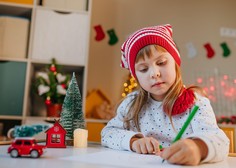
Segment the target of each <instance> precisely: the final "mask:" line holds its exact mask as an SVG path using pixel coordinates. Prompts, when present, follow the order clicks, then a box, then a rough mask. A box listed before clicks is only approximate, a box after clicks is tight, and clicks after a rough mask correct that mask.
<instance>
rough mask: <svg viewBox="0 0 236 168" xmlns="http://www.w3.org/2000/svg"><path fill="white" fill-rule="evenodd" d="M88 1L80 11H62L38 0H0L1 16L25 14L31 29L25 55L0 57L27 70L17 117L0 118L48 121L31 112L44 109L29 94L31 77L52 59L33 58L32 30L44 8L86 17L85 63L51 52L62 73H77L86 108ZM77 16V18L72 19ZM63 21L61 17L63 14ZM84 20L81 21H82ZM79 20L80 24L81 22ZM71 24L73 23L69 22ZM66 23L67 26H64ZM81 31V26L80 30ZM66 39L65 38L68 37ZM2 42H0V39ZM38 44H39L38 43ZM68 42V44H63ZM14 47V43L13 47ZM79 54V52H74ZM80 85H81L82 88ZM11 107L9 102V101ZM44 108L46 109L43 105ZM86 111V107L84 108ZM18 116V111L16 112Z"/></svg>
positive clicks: (0, 116)
mask: <svg viewBox="0 0 236 168" xmlns="http://www.w3.org/2000/svg"><path fill="white" fill-rule="evenodd" d="M87 2H88V3H89V4H88V5H87V6H88V9H86V10H84V11H79V10H64V9H60V8H52V7H45V6H40V5H38V4H39V0H34V4H33V5H27V4H26V5H24V4H20V3H19V4H18V3H7V2H0V15H3V16H4V15H9V16H13V17H25V18H27V19H29V20H30V31H29V38H28V39H29V41H28V45H27V51H28V53H27V56H26V58H8V57H1V56H0V62H4V61H9V62H20V63H25V64H26V72H25V86H24V87H25V88H24V97H23V109H22V113H21V114H19V116H16V115H14V116H11V115H7V112H4V113H0V120H19V121H21V123H22V124H27V123H32V122H35V121H36V122H38V121H39V122H40V121H42V122H46V121H47V120H49V118H47V117H46V116H45V115H44V116H45V117H44V116H42V115H41V114H40V115H37V116H35V114H34V111H35V110H38V108H41V109H43V108H45V107H43V108H42V106H43V104H41V106H35V104H36V105H38V104H40V102H38V98H37V99H35V95H34V96H32V93H31V87H32V80H33V78H34V77H35V72H36V71H39V70H40V69H41V68H44V67H45V66H46V65H48V64H50V63H51V61H49V60H40V59H33V55H32V53H33V48H37V46H35V44H34V42H35V38H34V37H35V30H36V28H37V27H36V26H35V25H36V21H37V20H36V19H37V16H36V11H37V10H47V11H59V12H61V13H75V14H79V15H86V19H87V23H86V24H87V25H86V26H87V27H86V26H83V27H86V30H84V31H85V33H84V34H83V37H84V38H85V39H86V40H85V41H84V43H83V44H85V45H84V47H83V49H84V50H85V52H84V57H85V58H84V62H83V63H79V62H77V61H73V60H72V61H70V62H69V63H65V62H64V61H59V59H57V56H56V55H53V56H52V57H54V58H55V59H56V61H57V63H58V65H62V69H63V72H65V73H71V74H72V72H74V71H76V76H78V80H79V81H80V84H79V87H80V91H81V93H82V100H83V108H85V99H86V84H87V81H86V80H87V77H86V75H87V62H88V54H89V52H88V50H89V46H88V45H89V39H90V37H89V35H90V31H89V30H90V18H91V7H92V5H91V3H92V0H87ZM75 19H76V18H75ZM62 20H63V17H62ZM74 22H75V23H78V20H74ZM83 23H84V22H83ZM83 23H81V24H83ZM71 25H73V24H71ZM66 26H68V25H66ZM81 31H83V29H82V30H81ZM67 40H68V39H67ZM0 43H1V41H0ZM37 44H38V43H37ZM53 45H54V43H51V44H50V46H51V47H52V48H53ZM65 45H68V44H65ZM12 47H13V48H14V46H12ZM76 55H79V54H76ZM16 76H17V72H16ZM81 87H82V88H81ZM9 106H10V104H9ZM45 111H46V108H45ZM83 111H85V110H83ZM17 115H18V114H17ZM0 122H1V121H0Z"/></svg>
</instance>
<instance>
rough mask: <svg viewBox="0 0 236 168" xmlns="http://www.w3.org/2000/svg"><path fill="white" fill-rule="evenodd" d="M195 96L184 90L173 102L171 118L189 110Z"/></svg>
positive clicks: (188, 90)
mask: <svg viewBox="0 0 236 168" xmlns="http://www.w3.org/2000/svg"><path fill="white" fill-rule="evenodd" d="M194 100H195V96H194V93H193V91H192V90H190V89H184V91H183V92H182V94H181V95H180V96H179V97H178V99H177V100H176V101H175V104H174V106H173V109H172V114H171V115H172V116H174V115H177V114H181V113H184V112H185V111H186V110H187V109H188V108H191V107H192V106H193V104H194Z"/></svg>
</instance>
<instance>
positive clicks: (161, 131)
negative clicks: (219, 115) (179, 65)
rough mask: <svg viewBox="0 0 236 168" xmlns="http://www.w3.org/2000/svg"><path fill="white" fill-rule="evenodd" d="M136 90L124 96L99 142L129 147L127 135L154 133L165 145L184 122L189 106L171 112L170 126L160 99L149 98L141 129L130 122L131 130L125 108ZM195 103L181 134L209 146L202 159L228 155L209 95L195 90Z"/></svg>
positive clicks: (168, 143)
mask: <svg viewBox="0 0 236 168" xmlns="http://www.w3.org/2000/svg"><path fill="white" fill-rule="evenodd" d="M135 94H137V92H133V93H131V94H130V95H128V96H127V97H126V99H125V100H124V101H123V102H122V103H121V104H120V106H119V107H118V109H117V115H116V116H115V117H114V118H113V119H112V120H110V121H109V122H108V124H107V125H106V127H104V128H103V130H102V133H101V134H102V145H103V146H107V147H109V148H112V149H118V150H130V151H131V149H130V139H131V138H132V137H133V136H134V135H140V134H141V135H142V136H146V137H154V138H156V139H157V140H158V142H159V144H160V145H162V146H163V147H168V146H170V145H171V142H172V141H173V139H174V138H175V137H176V135H177V133H178V132H179V131H180V129H181V128H182V126H183V124H184V123H185V121H186V119H187V117H188V115H189V113H190V112H191V110H192V109H188V110H187V111H186V112H184V113H182V114H179V115H176V116H172V122H173V125H174V128H175V129H176V131H175V130H174V129H173V127H172V125H171V122H170V119H169V117H168V116H167V115H166V113H165V112H164V111H163V106H162V102H158V101H155V100H153V99H152V98H151V97H149V98H148V101H147V104H146V105H145V106H144V107H143V108H142V110H141V112H140V115H139V125H140V129H141V132H138V131H137V129H136V128H135V126H134V124H133V123H131V125H130V130H127V129H125V128H124V123H123V120H124V117H125V115H126V114H127V112H128V108H129V105H130V102H131V100H132V99H133V97H134V95H135ZM195 96H196V100H195V105H198V106H199V109H198V111H197V113H196V114H195V116H194V118H193V119H192V121H191V123H190V125H189V126H188V128H187V129H186V131H185V132H184V134H183V136H182V138H190V137H193V138H200V139H201V140H203V141H204V142H205V143H206V145H207V147H208V155H207V157H206V158H205V159H204V160H203V161H202V162H217V161H221V160H223V159H224V158H225V157H227V155H228V152H229V139H228V138H227V136H226V135H225V133H224V132H223V131H222V130H221V129H220V128H219V127H218V125H217V123H216V118H215V114H214V112H213V109H212V107H211V104H210V101H209V99H207V98H206V97H202V96H200V95H199V94H197V93H195Z"/></svg>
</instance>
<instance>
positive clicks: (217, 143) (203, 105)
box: [191, 94, 229, 162]
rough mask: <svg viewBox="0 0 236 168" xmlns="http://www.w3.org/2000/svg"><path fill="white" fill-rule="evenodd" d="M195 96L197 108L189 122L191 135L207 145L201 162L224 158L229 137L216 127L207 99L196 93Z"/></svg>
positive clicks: (227, 148)
mask: <svg viewBox="0 0 236 168" xmlns="http://www.w3.org/2000/svg"><path fill="white" fill-rule="evenodd" d="M196 97H197V101H196V105H198V106H199V110H198V112H197V113H196V115H195V117H194V119H193V121H192V123H191V126H192V129H193V134H191V137H193V138H199V139H201V140H203V141H204V142H205V143H206V145H207V147H208V155H207V157H206V158H205V159H204V160H203V161H202V162H218V161H221V160H224V159H225V158H226V157H227V155H228V152H229V139H228V138H227V136H226V135H225V133H224V132H223V131H222V130H221V129H220V128H219V127H218V125H217V122H216V117H215V114H214V112H213V109H212V106H211V104H210V101H209V99H208V98H206V97H202V96H200V95H197V94H196Z"/></svg>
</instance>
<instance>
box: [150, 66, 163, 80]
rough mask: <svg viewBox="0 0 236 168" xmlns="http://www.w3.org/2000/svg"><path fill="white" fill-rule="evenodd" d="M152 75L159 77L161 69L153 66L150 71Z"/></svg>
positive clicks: (152, 76)
mask: <svg viewBox="0 0 236 168" xmlns="http://www.w3.org/2000/svg"><path fill="white" fill-rule="evenodd" d="M150 76H151V78H154V79H155V78H158V77H160V76H161V73H160V70H159V69H158V68H156V67H155V68H152V70H151V72H150Z"/></svg>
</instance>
